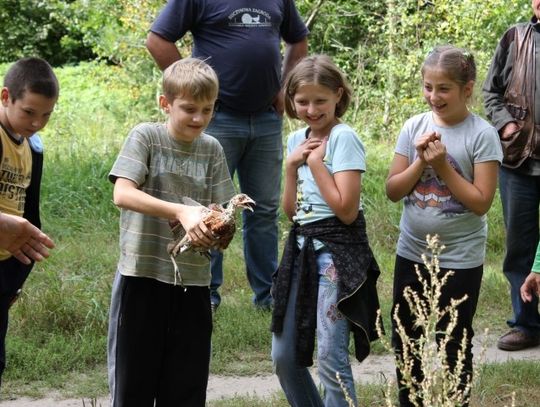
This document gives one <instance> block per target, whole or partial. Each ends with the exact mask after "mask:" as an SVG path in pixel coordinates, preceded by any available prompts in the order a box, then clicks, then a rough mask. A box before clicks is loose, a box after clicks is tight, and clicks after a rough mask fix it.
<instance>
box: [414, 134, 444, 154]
mask: <svg viewBox="0 0 540 407" xmlns="http://www.w3.org/2000/svg"><path fill="white" fill-rule="evenodd" d="M435 140H441V135H440V134H439V133H437V132H436V131H430V132H428V133H424V134H422V135H421V136H420V137H418V138H417V139H416V140H415V142H414V148H415V149H416V153H417V154H418V157H419V158H420V159H421V160H422V161H426V159H425V157H424V152H425V150H426V148H427V146H428V144H429V143H431V142H433V141H435Z"/></svg>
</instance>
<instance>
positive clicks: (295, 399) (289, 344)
mask: <svg viewBox="0 0 540 407" xmlns="http://www.w3.org/2000/svg"><path fill="white" fill-rule="evenodd" d="M317 255H318V256H317V266H318V268H319V299H318V304H317V366H318V371H319V378H320V381H321V384H322V387H323V397H321V396H320V394H319V391H318V389H317V386H316V385H315V382H314V381H313V378H312V377H311V374H310V372H309V369H308V368H306V367H303V366H298V365H297V364H296V362H295V360H296V357H295V356H296V355H295V340H296V330H295V314H296V293H297V288H298V270H297V269H296V267H295V270H294V271H293V275H292V281H291V288H290V293H289V299H288V302H287V311H286V313H285V319H284V322H283V332H282V333H280V334H274V335H273V337H272V360H273V362H274V369H275V371H276V374H277V376H278V378H279V382H280V383H281V387H282V388H283V391H284V392H285V395H286V397H287V400H288V401H289V404H290V405H291V406H293V407H308V406H327V407H341V406H347V407H349V404H348V403H347V401H346V399H345V393H344V391H343V390H342V388H341V386H340V383H339V381H338V379H337V377H336V373H339V376H340V381H341V383H342V384H343V386H344V387H345V389H346V391H347V394H348V396H349V397H350V398H351V399H352V400H354V403H355V404H354V405H356V392H355V389H354V379H353V375H352V370H351V365H350V361H349V337H350V327H349V322H348V321H347V319H346V318H345V317H344V316H343V315H342V314H341V313H340V312H339V311H338V310H337V307H336V300H337V275H336V269H335V267H334V262H333V260H332V255H331V254H330V253H329V252H328V251H326V250H325V249H321V250H319V251H317Z"/></svg>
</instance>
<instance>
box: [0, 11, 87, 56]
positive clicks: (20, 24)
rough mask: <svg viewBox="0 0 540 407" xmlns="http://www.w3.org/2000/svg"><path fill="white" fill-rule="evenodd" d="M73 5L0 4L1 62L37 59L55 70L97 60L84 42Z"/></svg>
mask: <svg viewBox="0 0 540 407" xmlns="http://www.w3.org/2000/svg"><path fill="white" fill-rule="evenodd" d="M71 3H73V0H71V1H61V0H49V1H43V0H0V21H1V22H2V24H1V25H2V35H1V36H0V62H9V61H13V60H16V59H19V58H21V57H24V56H29V55H36V56H41V57H42V58H45V59H47V60H48V61H49V62H50V63H51V64H52V65H55V66H56V65H60V64H65V63H74V62H78V61H82V60H87V59H90V58H92V57H94V56H95V55H94V54H93V53H92V50H91V49H90V48H89V47H87V46H85V44H84V43H83V42H82V37H83V34H82V32H81V30H80V26H79V25H78V23H79V21H80V20H79V16H78V15H77V13H76V12H75V10H74V9H73V8H72V7H71Z"/></svg>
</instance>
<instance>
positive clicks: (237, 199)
mask: <svg viewBox="0 0 540 407" xmlns="http://www.w3.org/2000/svg"><path fill="white" fill-rule="evenodd" d="M229 205H230V206H231V207H233V208H235V209H236V208H241V209H247V210H250V211H251V212H253V207H254V206H255V201H254V200H253V199H251V198H250V197H249V196H247V195H246V194H238V195H235V196H233V197H232V198H231V200H230V201H229Z"/></svg>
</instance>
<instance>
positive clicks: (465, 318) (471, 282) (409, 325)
mask: <svg viewBox="0 0 540 407" xmlns="http://www.w3.org/2000/svg"><path fill="white" fill-rule="evenodd" d="M415 264H416V263H415V262H413V261H410V260H407V259H405V258H403V257H400V256H397V257H396V264H395V268H394V293H393V299H394V304H393V306H392V345H393V346H394V351H395V353H396V356H397V357H400V355H401V354H402V350H403V344H402V342H401V338H400V337H399V335H398V333H397V331H396V328H397V326H396V322H395V321H394V318H393V315H394V310H395V307H396V305H398V304H399V312H398V316H399V319H400V321H401V324H402V325H403V327H404V328H405V331H406V333H407V336H408V337H409V338H412V339H417V338H420V336H421V335H422V333H423V332H422V330H421V329H419V328H415V327H414V322H415V317H414V316H413V315H412V313H411V311H410V308H409V305H408V303H407V301H406V300H405V297H404V291H405V287H407V286H409V287H410V288H411V289H412V290H413V291H414V292H416V293H418V295H419V297H420V298H421V299H423V298H424V297H423V295H422V293H423V288H422V285H421V284H420V282H419V280H418V276H417V275H416V270H415V266H414V265H415ZM420 270H421V273H422V277H423V278H424V279H426V280H427V281H429V280H430V279H429V273H428V271H427V269H426V268H425V267H424V266H422V267H420ZM452 270H453V271H454V275H453V276H450V277H449V278H448V280H447V283H446V285H444V287H443V288H442V293H441V298H440V303H439V308H445V307H446V306H447V305H449V304H450V301H451V299H460V298H462V297H463V296H465V295H467V299H466V300H465V301H464V302H462V303H461V304H460V305H458V307H457V312H458V320H457V325H456V327H455V329H454V331H453V332H452V338H451V339H450V341H449V342H448V344H447V347H446V355H447V363H448V365H449V367H450V370H451V371H453V369H454V368H455V366H456V363H457V361H458V352H459V351H460V350H461V340H462V339H463V330H464V329H465V330H466V331H467V347H466V350H465V355H464V357H465V360H464V369H463V373H462V375H461V389H462V390H463V389H464V388H465V386H466V384H467V383H468V382H469V381H470V378H472V370H473V368H472V366H473V354H472V338H473V336H474V331H473V327H472V322H473V318H474V314H475V313H476V305H477V303H478V295H479V293H480V285H481V283H482V274H483V266H478V267H475V268H471V269H452ZM447 271H448V269H443V268H441V269H440V272H441V274H444V273H445V272H447ZM448 322H449V321H448V318H443V319H442V320H441V321H439V322H438V324H437V330H438V331H441V330H445V329H446V327H447V326H448ZM396 373H397V378H398V385H399V404H400V406H401V407H408V406H412V405H413V404H412V403H411V402H410V401H409V389H407V388H406V387H404V386H403V385H402V384H401V380H402V377H403V376H402V373H401V372H400V370H399V369H397V370H396ZM412 374H413V376H414V377H415V378H416V380H418V381H419V382H421V381H422V380H423V377H424V376H423V372H422V366H421V363H420V361H419V360H414V364H413V369H412ZM468 377H470V378H468ZM418 404H419V405H423V404H422V401H421V400H418ZM464 406H466V404H464Z"/></svg>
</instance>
